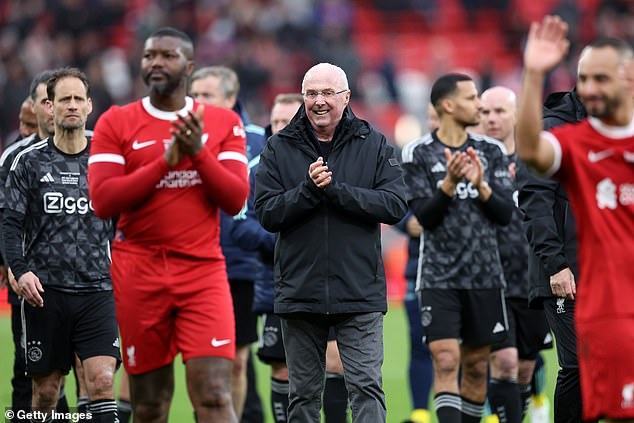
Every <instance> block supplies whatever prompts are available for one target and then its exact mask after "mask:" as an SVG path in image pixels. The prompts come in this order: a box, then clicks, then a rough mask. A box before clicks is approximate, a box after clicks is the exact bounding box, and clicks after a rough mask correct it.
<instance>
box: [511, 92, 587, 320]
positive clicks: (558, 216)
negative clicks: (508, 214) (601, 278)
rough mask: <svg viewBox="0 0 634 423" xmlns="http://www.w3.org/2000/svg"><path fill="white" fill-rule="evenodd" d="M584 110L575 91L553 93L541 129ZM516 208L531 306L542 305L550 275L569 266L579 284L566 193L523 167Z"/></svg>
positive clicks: (583, 113) (577, 117) (582, 114)
mask: <svg viewBox="0 0 634 423" xmlns="http://www.w3.org/2000/svg"><path fill="white" fill-rule="evenodd" d="M585 117H586V111H585V109H584V107H583V105H582V104H581V102H580V101H579V98H578V97H577V94H576V92H575V91H574V90H572V91H569V92H560V93H553V94H551V95H549V96H548V98H547V99H546V101H545V102H544V117H543V123H544V129H550V128H554V127H557V126H561V125H563V124H566V123H572V122H579V121H581V120H583V119H585ZM517 183H518V186H519V188H520V189H519V198H518V200H519V207H520V209H522V212H523V213H524V230H525V231H526V237H527V238H528V243H529V246H530V253H529V258H528V279H529V286H530V290H529V294H528V301H529V304H530V306H531V307H533V308H541V307H542V300H543V299H544V298H548V297H551V296H552V295H553V294H552V291H551V289H550V276H551V275H554V274H555V273H557V272H559V271H561V270H563V269H565V268H566V267H569V268H570V269H571V270H572V272H573V274H574V275H575V281H576V283H577V284H579V280H578V279H576V278H577V276H578V267H577V228H576V226H575V219H574V215H573V214H572V207H571V206H570V203H569V202H568V194H567V193H566V191H564V188H563V187H562V186H561V184H559V182H557V181H555V180H553V179H544V178H539V177H537V176H535V175H534V174H532V173H530V172H529V171H527V170H526V166H522V167H521V169H520V170H518V173H517Z"/></svg>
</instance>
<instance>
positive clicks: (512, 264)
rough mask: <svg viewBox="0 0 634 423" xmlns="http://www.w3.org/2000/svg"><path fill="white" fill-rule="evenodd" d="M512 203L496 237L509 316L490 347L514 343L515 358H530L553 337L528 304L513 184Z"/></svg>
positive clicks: (543, 319) (520, 218)
mask: <svg viewBox="0 0 634 423" xmlns="http://www.w3.org/2000/svg"><path fill="white" fill-rule="evenodd" d="M508 159H509V163H515V169H516V171H520V170H522V171H524V170H525V169H520V168H521V167H522V168H523V167H525V166H526V165H525V164H524V163H523V162H521V161H520V160H519V159H518V158H517V155H516V154H511V155H509V156H508ZM514 188H515V189H514V191H513V200H514V203H515V207H514V209H513V215H512V216H511V222H510V223H509V224H508V225H506V226H500V227H498V231H497V238H498V245H499V248H500V259H501V260H502V268H503V270H504V278H505V280H506V289H505V295H506V308H507V314H508V318H509V334H508V337H507V338H506V339H505V340H504V341H502V342H501V343H498V344H495V345H493V346H492V348H491V350H492V351H497V350H500V349H503V348H508V347H515V348H517V350H518V355H519V358H521V359H526V360H534V359H535V358H536V357H537V353H538V352H539V351H540V350H543V349H547V348H551V347H552V341H553V338H552V336H551V335H550V328H549V326H548V321H547V320H546V315H545V314H544V311H543V310H535V309H530V308H529V306H528V291H529V284H528V254H529V250H528V240H527V239H526V234H525V233H524V228H523V219H524V216H523V214H522V211H521V210H520V209H519V208H518V207H517V198H518V190H517V186H516V184H514Z"/></svg>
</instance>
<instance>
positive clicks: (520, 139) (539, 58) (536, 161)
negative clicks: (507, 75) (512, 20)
mask: <svg viewBox="0 0 634 423" xmlns="http://www.w3.org/2000/svg"><path fill="white" fill-rule="evenodd" d="M567 32H568V25H567V24H566V23H565V22H563V21H562V20H561V19H560V18H559V17H558V16H546V17H544V20H543V21H542V22H541V23H537V22H533V23H532V24H531V28H530V32H529V34H528V40H527V42H526V48H525V49H524V77H523V79H522V89H521V94H520V98H519V107H518V112H517V116H518V119H517V130H516V142H517V146H516V148H517V154H518V156H519V157H520V158H521V159H522V160H524V161H525V162H526V163H527V164H528V165H529V166H531V167H533V168H535V169H536V170H537V171H538V172H540V173H548V171H549V170H551V169H552V168H553V165H554V164H555V150H554V147H553V145H552V144H551V143H550V142H549V141H548V139H547V138H545V137H544V136H543V135H542V129H543V126H542V95H541V92H542V88H543V85H544V78H545V75H546V72H548V71H550V70H551V69H553V68H555V67H556V66H557V65H558V64H559V63H560V62H561V61H562V59H563V58H564V56H565V55H566V52H567V51H568V46H569V42H568V40H567V39H566V34H567Z"/></svg>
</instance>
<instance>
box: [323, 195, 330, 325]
mask: <svg viewBox="0 0 634 423" xmlns="http://www.w3.org/2000/svg"><path fill="white" fill-rule="evenodd" d="M324 207H325V208H326V213H325V216H324V220H325V221H326V222H325V224H324V228H325V232H326V234H325V235H326V236H325V237H324V240H325V241H326V242H324V244H325V247H324V249H325V251H326V314H330V278H329V277H328V275H329V274H330V257H329V251H328V244H329V243H328V205H325V206H324Z"/></svg>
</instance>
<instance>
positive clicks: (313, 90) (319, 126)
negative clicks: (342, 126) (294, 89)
mask: <svg viewBox="0 0 634 423" xmlns="http://www.w3.org/2000/svg"><path fill="white" fill-rule="evenodd" d="M302 94H303V95H304V108H305V110H306V117H308V120H309V121H310V124H311V126H312V127H313V129H314V130H315V135H316V136H317V139H318V140H320V141H331V140H332V137H333V136H334V133H335V128H336V127H337V124H338V123H339V122H340V121H341V118H342V116H343V113H344V111H345V109H346V107H347V106H348V102H349V101H350V90H349V89H348V78H347V77H346V73H345V72H344V71H343V69H341V68H340V67H339V66H335V65H332V64H330V63H320V64H318V65H315V66H313V67H312V68H310V69H308V72H306V74H305V75H304V80H303V81H302Z"/></svg>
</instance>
